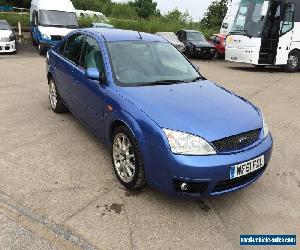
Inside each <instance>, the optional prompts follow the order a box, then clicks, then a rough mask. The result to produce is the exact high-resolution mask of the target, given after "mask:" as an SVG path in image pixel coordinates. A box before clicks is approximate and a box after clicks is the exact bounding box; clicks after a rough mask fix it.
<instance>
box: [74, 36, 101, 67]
mask: <svg viewBox="0 0 300 250" xmlns="http://www.w3.org/2000/svg"><path fill="white" fill-rule="evenodd" d="M80 66H82V67H83V68H84V69H88V68H97V69H98V70H99V71H100V72H105V69H104V63H103V57H102V53H101V50H100V47H99V44H98V43H97V41H96V40H95V39H93V38H91V37H89V36H87V37H86V39H85V43H84V46H83V51H82V56H81V60H80Z"/></svg>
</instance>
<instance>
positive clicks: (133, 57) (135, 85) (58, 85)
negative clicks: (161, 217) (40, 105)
mask: <svg viewBox="0 0 300 250" xmlns="http://www.w3.org/2000/svg"><path fill="white" fill-rule="evenodd" d="M47 63H48V67H47V69H48V71H47V74H48V75H47V76H48V83H49V99H50V104H51V108H52V109H53V111H54V112H56V113H62V112H64V111H66V110H70V111H71V112H72V113H73V114H74V115H75V116H76V117H77V118H78V119H79V120H80V121H81V122H82V123H83V124H85V125H86V126H87V127H88V128H89V129H90V130H91V131H92V132H94V134H95V135H96V136H97V137H98V138H100V139H101V140H102V141H103V142H104V143H105V144H107V145H109V146H110V148H111V155H112V164H113V167H114V170H115V173H116V176H117V178H118V179H119V181H120V183H121V184H122V185H123V186H125V187H126V188H127V189H130V190H131V189H138V188H141V187H143V186H144V185H145V184H146V183H148V184H149V185H150V186H152V187H155V188H158V189H159V190H161V191H164V192H166V193H168V194H172V195H178V196H187V197H192V198H197V197H203V196H207V195H218V194H223V193H227V192H231V191H234V190H238V189H241V188H243V187H246V186H247V185H249V184H251V183H253V182H255V181H256V180H257V179H258V178H259V177H260V176H261V175H262V174H263V172H264V171H265V169H266V167H267V165H268V163H269V160H270V157H271V153H272V144H273V142H272V137H271V134H270V132H269V130H268V126H267V124H266V122H265V119H264V116H263V114H262V112H261V111H260V110H259V109H258V108H256V107H255V106H254V105H252V104H251V103H249V102H248V101H246V100H245V99H243V98H241V97H239V96H237V95H235V94H234V93H232V92H230V91H228V90H226V89H224V88H222V87H220V86H218V85H216V84H215V83H213V82H211V81H209V80H207V79H205V78H204V77H203V76H202V75H201V74H200V73H199V71H198V69H197V68H196V67H195V66H194V65H193V64H192V63H191V62H190V61H189V60H188V59H186V58H185V57H184V56H183V55H182V54H181V53H180V52H178V50H177V49H176V48H175V47H174V46H173V45H171V44H170V43H168V42H167V41H166V40H164V39H163V38H160V37H158V36H154V35H151V34H147V33H140V32H136V31H126V30H118V29H97V28H96V29H93V28H92V29H82V30H77V31H74V32H72V33H70V34H69V35H68V36H67V37H65V38H64V40H63V41H62V42H61V43H60V44H59V45H57V46H55V47H54V48H53V49H51V50H50V51H49V52H48V55H47Z"/></svg>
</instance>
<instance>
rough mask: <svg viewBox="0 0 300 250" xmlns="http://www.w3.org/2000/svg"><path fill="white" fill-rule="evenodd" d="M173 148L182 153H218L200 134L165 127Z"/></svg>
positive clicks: (175, 152)
mask: <svg viewBox="0 0 300 250" xmlns="http://www.w3.org/2000/svg"><path fill="white" fill-rule="evenodd" d="M163 131H164V132H165V134H166V136H167V138H168V141H169V145H170V147H171V150H172V152H173V153H174V154H181V155H213V154H216V151H215V150H214V148H213V147H212V146H211V145H210V144H209V143H208V142H207V141H206V140H204V139H202V138H201V137H199V136H195V135H191V134H187V133H183V132H179V131H174V130H170V129H163Z"/></svg>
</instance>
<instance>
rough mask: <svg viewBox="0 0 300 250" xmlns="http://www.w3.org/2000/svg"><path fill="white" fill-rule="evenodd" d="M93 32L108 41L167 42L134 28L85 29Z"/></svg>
mask: <svg viewBox="0 0 300 250" xmlns="http://www.w3.org/2000/svg"><path fill="white" fill-rule="evenodd" d="M83 30H84V31H88V32H90V33H93V34H94V35H98V36H99V35H101V36H103V38H104V39H105V40H106V41H108V42H117V41H147V42H166V41H165V40H164V39H163V38H161V37H159V36H156V35H152V34H149V33H144V32H138V31H133V30H121V29H106V28H88V29H83Z"/></svg>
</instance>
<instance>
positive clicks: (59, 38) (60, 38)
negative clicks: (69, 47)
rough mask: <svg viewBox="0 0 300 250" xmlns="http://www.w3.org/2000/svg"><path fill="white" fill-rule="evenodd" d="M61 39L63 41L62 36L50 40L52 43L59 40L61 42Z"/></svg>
mask: <svg viewBox="0 0 300 250" xmlns="http://www.w3.org/2000/svg"><path fill="white" fill-rule="evenodd" d="M62 39H63V37H62V36H51V40H52V41H60V40H62Z"/></svg>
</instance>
